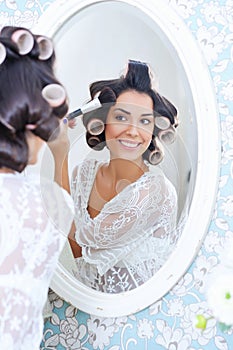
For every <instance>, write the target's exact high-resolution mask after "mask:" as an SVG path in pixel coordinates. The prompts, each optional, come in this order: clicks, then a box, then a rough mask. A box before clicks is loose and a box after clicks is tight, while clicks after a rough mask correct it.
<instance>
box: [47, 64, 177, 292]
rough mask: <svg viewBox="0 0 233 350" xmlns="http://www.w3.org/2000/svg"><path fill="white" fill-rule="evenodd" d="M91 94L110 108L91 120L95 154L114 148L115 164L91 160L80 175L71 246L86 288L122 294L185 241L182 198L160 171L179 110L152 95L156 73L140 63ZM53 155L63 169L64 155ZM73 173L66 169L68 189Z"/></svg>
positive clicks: (75, 183)
mask: <svg viewBox="0 0 233 350" xmlns="http://www.w3.org/2000/svg"><path fill="white" fill-rule="evenodd" d="M90 94H91V98H92V99H94V98H95V97H96V96H97V95H98V94H99V95H98V96H99V100H100V102H101V104H102V107H101V108H99V109H97V110H95V111H92V112H88V113H86V114H84V115H83V123H84V125H85V127H86V130H87V132H86V140H87V143H88V145H89V146H90V147H91V148H94V149H95V150H102V149H103V148H104V147H105V146H106V147H107V149H108V150H109V159H108V160H106V161H97V160H95V159H86V160H84V161H83V162H82V163H81V164H79V165H78V166H76V167H75V169H74V170H73V173H72V179H71V194H72V197H73V199H74V202H75V208H76V217H75V223H74V225H73V229H72V232H71V233H70V238H69V241H70V245H71V248H72V251H73V254H74V257H75V261H76V264H77V271H78V273H77V278H78V280H79V281H81V282H82V283H84V284H85V285H87V286H89V287H91V288H93V289H95V290H98V291H102V292H106V293H119V292H124V291H128V290H131V289H133V288H136V287H138V286H139V285H141V284H142V283H144V282H146V281H147V280H148V279H149V278H151V277H152V276H153V275H154V274H155V272H156V271H157V270H158V269H159V268H160V267H161V266H162V265H163V264H164V262H165V261H166V260H167V258H168V256H169V254H170V253H171V251H172V250H173V248H174V244H175V243H176V240H177V235H176V219H177V194H176V191H175V188H174V186H173V185H172V183H171V182H170V181H169V180H168V179H167V178H166V177H165V175H164V174H163V172H162V170H161V169H160V167H159V166H158V164H159V163H160V162H161V161H162V159H163V154H164V150H163V145H162V143H163V142H165V143H166V142H167V143H169V142H172V141H174V136H175V130H176V129H175V127H176V126H177V110H176V108H175V107H174V105H173V104H172V103H171V102H169V101H168V100H167V99H166V98H165V97H163V96H161V95H160V94H159V93H158V92H157V91H155V90H154V89H153V88H152V83H151V74H150V70H149V67H148V65H147V64H146V63H142V62H138V61H129V63H128V70H127V73H126V75H125V76H122V77H120V78H119V79H115V80H105V81H98V82H95V83H93V84H91V86H90ZM52 152H53V154H54V158H55V163H56V165H57V166H56V169H59V166H58V165H60V159H61V158H60V159H59V157H60V155H59V156H58V154H59V152H58V149H57V148H56V147H54V148H53V149H52ZM57 171H58V170H57ZM67 173H68V167H67V162H64V163H63V186H64V187H65V186H66V183H67V181H68V177H67ZM57 178H58V175H57Z"/></svg>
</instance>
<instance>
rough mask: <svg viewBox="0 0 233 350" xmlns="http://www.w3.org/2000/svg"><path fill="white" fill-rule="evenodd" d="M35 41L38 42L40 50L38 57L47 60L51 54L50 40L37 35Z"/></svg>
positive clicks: (51, 44) (51, 45)
mask: <svg viewBox="0 0 233 350" xmlns="http://www.w3.org/2000/svg"><path fill="white" fill-rule="evenodd" d="M36 41H37V43H38V46H39V50H40V55H39V59H40V60H48V59H49V58H50V57H51V56H52V54H53V43H52V40H51V39H49V38H47V37H45V36H38V37H37V39H36Z"/></svg>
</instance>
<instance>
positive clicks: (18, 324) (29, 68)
mask: <svg viewBox="0 0 233 350" xmlns="http://www.w3.org/2000/svg"><path fill="white" fill-rule="evenodd" d="M53 61H54V51H53V46H52V42H51V41H50V40H49V39H48V38H46V37H43V36H36V35H33V34H32V33H31V32H30V31H29V30H27V29H24V28H18V27H4V28H3V29H2V31H1V33H0V81H1V84H0V196H1V202H0V218H1V220H0V250H1V256H0V344H1V349H7V350H9V349H16V350H20V349H22V350H27V349H28V350H32V349H39V346H40V342H41V339H42V334H43V317H42V310H43V307H44V304H45V302H46V299H47V293H48V287H49V283H50V280H51V278H52V275H53V272H54V270H55V267H56V264H57V261H58V257H59V254H60V252H61V250H62V248H63V246H64V243H65V240H66V237H67V234H68V232H69V229H70V226H71V222H72V220H73V202H72V199H71V198H70V196H69V194H68V193H67V192H66V191H65V190H63V189H61V188H60V187H59V186H58V185H57V184H55V183H52V182H50V181H48V180H45V179H43V178H40V177H39V176H35V175H33V176H32V175H25V173H23V171H24V169H25V167H26V166H27V165H28V164H35V163H36V161H37V156H38V152H39V150H40V149H41V146H42V144H43V143H44V142H45V141H48V140H49V139H51V140H53V139H54V138H56V137H57V138H58V139H59V128H60V126H59V125H60V119H61V118H63V116H64V115H65V114H66V112H67V109H68V106H67V101H66V93H65V90H64V88H63V87H62V86H61V84H60V83H59V82H58V80H57V79H56V78H55V76H54V73H53V68H52V66H53Z"/></svg>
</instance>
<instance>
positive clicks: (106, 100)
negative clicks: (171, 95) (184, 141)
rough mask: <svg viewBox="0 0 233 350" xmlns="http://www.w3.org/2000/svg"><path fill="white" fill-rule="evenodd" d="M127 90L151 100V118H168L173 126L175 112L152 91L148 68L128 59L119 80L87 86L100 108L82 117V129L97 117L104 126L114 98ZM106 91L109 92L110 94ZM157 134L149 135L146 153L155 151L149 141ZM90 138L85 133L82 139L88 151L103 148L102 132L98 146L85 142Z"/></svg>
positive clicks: (156, 130)
mask: <svg viewBox="0 0 233 350" xmlns="http://www.w3.org/2000/svg"><path fill="white" fill-rule="evenodd" d="M129 90H135V91H137V92H141V93H145V94H147V95H148V96H150V97H151V99H152V101H153V109H154V116H155V117H160V116H162V117H166V118H168V119H169V121H170V124H171V125H174V126H176V119H175V118H176V116H177V109H176V107H175V106H174V105H173V104H172V103H171V102H170V101H168V100H167V99H166V98H165V97H164V96H161V95H160V94H159V93H158V92H157V91H156V90H154V89H153V88H152V84H151V76H150V71H149V66H148V65H147V64H146V63H144V62H140V61H133V60H129V63H128V70H127V73H126V75H125V76H121V77H120V78H119V79H112V80H101V81H96V82H94V83H92V84H91V85H90V95H91V99H93V98H94V97H95V96H96V95H97V94H98V93H99V96H100V97H101V98H100V102H101V103H102V105H103V107H102V108H99V109H98V110H96V111H92V112H89V113H86V114H85V115H84V116H83V123H84V125H85V127H87V124H88V122H89V121H90V120H91V119H93V118H99V119H100V120H102V122H103V123H104V124H105V123H106V119H107V115H108V112H109V109H110V107H111V106H112V105H113V104H114V103H115V102H116V99H117V98H118V96H119V95H120V94H121V93H122V92H124V91H129ZM110 91H111V92H112V93H110ZM157 134H158V128H157V127H156V126H155V128H154V131H153V135H152V143H151V145H150V146H149V148H148V150H149V152H151V151H153V150H154V149H155V147H154V144H153V139H154V138H155V136H156V135H157ZM90 137H91V135H90V133H89V132H88V131H87V133H86V140H87V143H88V145H89V146H90V147H91V148H94V149H97V150H100V149H102V148H103V147H104V145H105V132H104V131H103V132H102V134H100V135H99V140H100V143H102V147H100V146H99V145H98V144H95V145H94V146H93V144H92V143H91V142H89V139H90ZM143 157H144V158H145V159H148V152H145V153H144V155H143Z"/></svg>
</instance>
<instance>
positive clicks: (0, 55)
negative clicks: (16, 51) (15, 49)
mask: <svg viewBox="0 0 233 350" xmlns="http://www.w3.org/2000/svg"><path fill="white" fill-rule="evenodd" d="M5 58H6V48H5V46H4V45H3V44H2V43H0V64H2V63H3V62H4V60H5Z"/></svg>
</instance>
